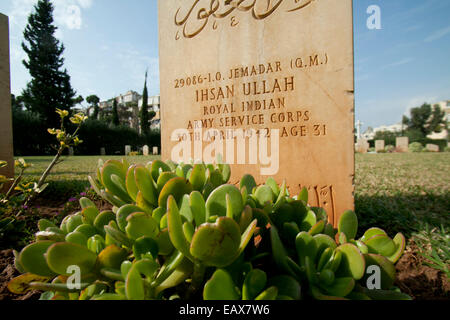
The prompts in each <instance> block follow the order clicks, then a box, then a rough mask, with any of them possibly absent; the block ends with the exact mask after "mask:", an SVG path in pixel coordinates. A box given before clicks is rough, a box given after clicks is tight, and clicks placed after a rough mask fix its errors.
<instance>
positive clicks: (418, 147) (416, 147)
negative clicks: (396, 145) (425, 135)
mask: <svg viewBox="0 0 450 320" xmlns="http://www.w3.org/2000/svg"><path fill="white" fill-rule="evenodd" d="M422 150H423V145H422V144H421V143H419V142H413V143H411V144H410V145H409V152H414V153H416V152H422Z"/></svg>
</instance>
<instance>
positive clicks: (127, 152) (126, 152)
mask: <svg viewBox="0 0 450 320" xmlns="http://www.w3.org/2000/svg"><path fill="white" fill-rule="evenodd" d="M130 153H131V146H125V155H126V156H128V155H129V154H130Z"/></svg>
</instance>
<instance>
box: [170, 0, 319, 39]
mask: <svg viewBox="0 0 450 320" xmlns="http://www.w3.org/2000/svg"><path fill="white" fill-rule="evenodd" d="M313 1H314V0H289V1H285V0H195V1H193V3H192V6H191V7H190V9H188V11H187V12H186V13H184V15H183V14H182V12H181V8H178V10H177V12H176V13H175V25H176V26H177V27H180V28H181V29H182V31H181V32H180V30H178V31H177V33H176V36H175V39H176V40H179V39H180V38H181V34H182V35H183V36H184V37H185V38H188V39H189V38H193V37H195V36H196V35H198V34H200V33H201V32H202V31H203V30H204V29H205V28H206V26H207V25H208V23H209V21H210V20H212V19H215V20H214V21H213V23H212V29H213V30H217V27H218V26H217V20H219V19H224V18H227V17H230V26H231V27H236V26H237V25H239V20H238V18H237V17H236V16H234V15H233V16H232V15H231V14H232V13H233V12H236V11H237V12H239V11H241V12H250V13H251V16H252V17H253V18H254V19H255V20H263V19H266V18H267V17H269V16H270V15H272V14H273V13H274V12H275V11H277V9H279V8H280V7H282V6H283V5H284V6H285V12H294V11H298V10H300V9H303V8H305V7H307V6H308V5H310V4H311V3H312V2H313Z"/></svg>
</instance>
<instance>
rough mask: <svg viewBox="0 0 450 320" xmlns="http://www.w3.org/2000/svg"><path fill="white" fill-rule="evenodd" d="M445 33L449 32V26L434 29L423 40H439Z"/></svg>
mask: <svg viewBox="0 0 450 320" xmlns="http://www.w3.org/2000/svg"><path fill="white" fill-rule="evenodd" d="M447 34H450V26H448V27H446V28H442V29H439V30H436V31H435V32H433V33H432V34H431V35H429V36H428V37H427V38H426V39H425V42H432V41H435V40H439V39H440V38H442V37H444V36H446V35H447Z"/></svg>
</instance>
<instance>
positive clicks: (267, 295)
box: [255, 287, 278, 301]
mask: <svg viewBox="0 0 450 320" xmlns="http://www.w3.org/2000/svg"><path fill="white" fill-rule="evenodd" d="M277 296H278V288H277V287H270V288H269V289H267V290H266V291H264V292H263V293H261V294H260V295H259V296H257V297H256V299H255V300H256V301H270V300H276V299H277Z"/></svg>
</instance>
